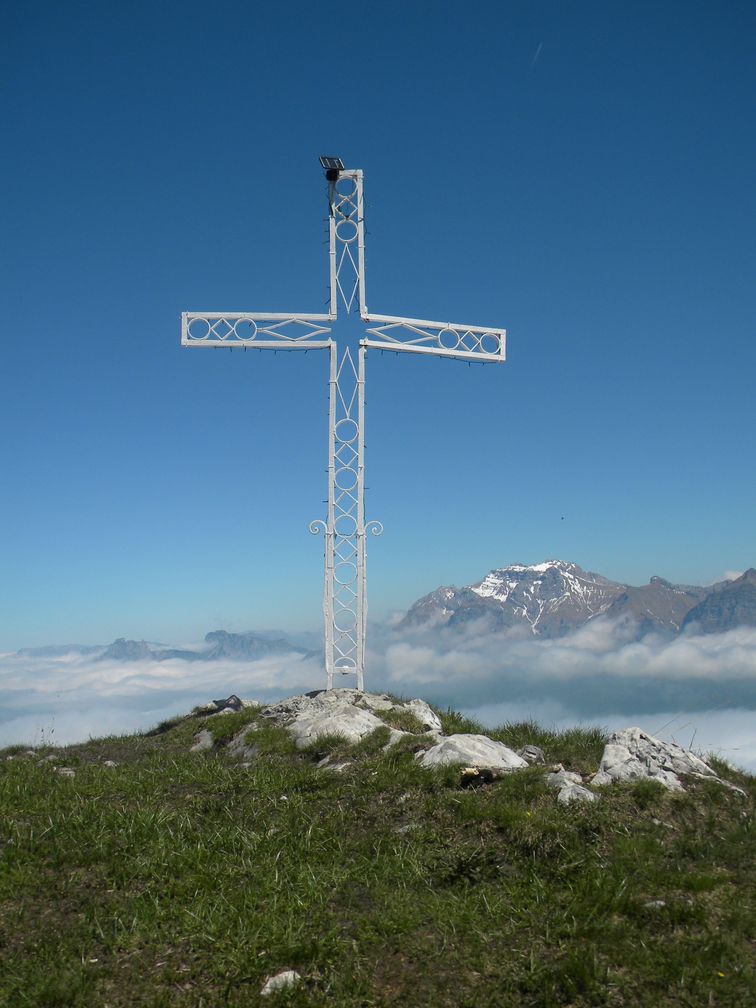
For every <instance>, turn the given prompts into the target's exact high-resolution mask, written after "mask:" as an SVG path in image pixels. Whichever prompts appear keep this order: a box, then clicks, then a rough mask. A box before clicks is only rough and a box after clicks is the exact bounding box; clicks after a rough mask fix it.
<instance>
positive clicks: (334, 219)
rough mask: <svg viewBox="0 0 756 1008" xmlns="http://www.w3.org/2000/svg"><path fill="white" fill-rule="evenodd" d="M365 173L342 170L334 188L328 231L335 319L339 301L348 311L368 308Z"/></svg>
mask: <svg viewBox="0 0 756 1008" xmlns="http://www.w3.org/2000/svg"><path fill="white" fill-rule="evenodd" d="M362 189H363V184H362V172H361V171H360V170H359V169H357V170H352V171H343V172H342V173H341V175H340V177H339V179H338V181H337V182H336V183H335V185H334V187H333V191H332V192H331V202H330V220H329V228H328V237H329V253H330V260H331V301H330V304H331V314H332V315H333V316H334V318H335V317H336V313H337V310H338V299H339V297H340V298H341V301H342V303H343V305H344V307H345V308H346V310H347V314H349V312H351V311H352V308H356V309H357V310H359V313H360V315H361V316H363V317H364V315H365V312H366V311H367V308H366V307H365V219H364V203H363V196H362Z"/></svg>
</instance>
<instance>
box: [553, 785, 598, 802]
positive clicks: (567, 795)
mask: <svg viewBox="0 0 756 1008" xmlns="http://www.w3.org/2000/svg"><path fill="white" fill-rule="evenodd" d="M597 798H598V795H595V794H594V793H593V791H589V790H588V788H587V787H583V785H582V784H574V783H572V782H571V781H567V782H566V783H565V784H563V785H562V787H561V788H560V789H559V794H558V795H557V801H559V802H561V803H562V804H563V805H569V804H570V802H574V801H579V802H593V801H596V800H597Z"/></svg>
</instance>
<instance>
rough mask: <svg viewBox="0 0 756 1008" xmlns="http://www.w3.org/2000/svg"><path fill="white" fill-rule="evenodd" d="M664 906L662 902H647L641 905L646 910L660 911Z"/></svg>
mask: <svg viewBox="0 0 756 1008" xmlns="http://www.w3.org/2000/svg"><path fill="white" fill-rule="evenodd" d="M666 905H667V904H666V903H665V902H664V900H649V901H648V903H644V904H643V906H644V907H645V908H646V909H647V910H661V909H662V907H665V906H666Z"/></svg>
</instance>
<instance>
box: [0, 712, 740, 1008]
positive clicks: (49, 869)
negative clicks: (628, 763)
mask: <svg viewBox="0 0 756 1008" xmlns="http://www.w3.org/2000/svg"><path fill="white" fill-rule="evenodd" d="M258 717H259V710H258V709H255V708H250V709H247V710H244V711H241V712H240V713H238V714H231V715H225V716H223V717H216V718H208V719H207V720H205V721H202V720H199V721H198V720H197V719H191V720H181V721H178V722H177V723H174V724H165V725H163V726H161V729H162V730H160V731H158V732H156V733H152V734H146V735H134V736H129V737H122V738H105V739H98V740H94V741H90V742H88V743H86V744H82V745H75V746H69V747H67V748H61V749H54V750H50V749H38V750H36V751H35V752H34V754H28V753H27V752H26V750H25V747H13V748H11V749H6V750H4V751H3V752H2V753H0V1005H2V1006H9V1008H23V1006H35V1008H69V1006H71V1008H73V1006H77V1008H78V1006H103V1008H105V1006H109V1008H127V1006H128V1008H134V1006H150V1008H158V1006H171V1008H173V1006H176V1008H221V1006H238V1008H242V1006H244V1008H247V1006H252V1005H257V1004H268V1005H308V1006H313V1008H319V1006H325V1005H333V1006H338V1008H341V1006H343V1008H358V1006H360V1008H362V1006H364V1008H367V1006H379V1005H380V1006H383V1005H403V1006H418V1008H419V1006H428V1008H431V1006H432V1008H442V1006H449V1008H464V1006H469V1008H473V1006H475V1008H487V1006H491V1008H493V1006H496V1008H499V1006H501V1008H508V1006H513V1008H524V1006H532V1008H550V1006H571V1008H594V1006H607V1008H612V1006H623V1008H624V1006H627V1008H640V1006H648V1008H661V1006H673V1005H674V1006H691V1008H693V1006H721V1008H724V1006H732V1008H744V1006H746V1005H749V1004H753V1003H754V1000H753V999H754V992H755V991H756V943H754V937H756V927H755V926H754V925H755V921H754V893H756V850H755V849H754V848H755V846H756V845H755V844H754V825H753V808H754V797H755V796H756V779H755V778H753V777H751V776H748V775H744V774H739V773H736V772H735V771H733V770H731V769H730V768H728V767H725V766H724V765H723V764H719V765H718V766H717V765H716V761H714V764H715V766H716V768H717V769H718V770H719V771H720V772H721V773H722V775H723V776H725V777H726V778H728V779H729V780H731V781H733V782H735V783H737V784H739V785H740V786H741V787H743V788H744V789H745V790H746V791H747V792H748V797H746V798H744V797H742V796H740V795H738V794H737V793H734V792H732V791H730V790H728V789H726V788H724V787H722V786H719V785H717V784H714V783H710V782H705V781H696V782H690V783H689V785H688V790H687V791H686V793H685V794H673V793H670V792H668V791H666V790H664V789H663V788H662V787H661V786H659V785H658V784H655V783H653V782H647V781H646V782H640V783H636V784H634V785H616V786H612V787H609V788H604V789H603V790H602V794H601V799H600V800H599V801H597V802H594V803H590V804H588V803H586V804H574V805H570V806H563V805H560V804H558V803H557V801H556V795H555V793H554V791H553V790H551V789H548V788H547V787H546V785H545V783H544V772H543V768H542V767H541V768H539V767H536V766H534V767H530V768H529V769H527V770H523V771H518V772H516V773H513V774H511V775H510V776H508V777H506V778H504V779H502V780H499V781H496V782H494V783H492V784H489V785H486V786H482V787H479V788H476V789H470V788H462V787H461V784H460V773H459V770H458V769H454V768H447V769H445V770H443V771H433V772H431V771H428V770H424V769H421V768H420V767H419V766H417V764H416V762H415V760H414V758H413V754H412V751H411V747H412V746H414V747H415V748H417V745H418V742H417V740H412V739H405V740H402V741H401V742H399V743H398V745H397V746H396V747H395V748H394V749H392V750H390V751H389V752H387V753H384V752H382V751H381V749H382V746H383V745H384V744H385V742H386V740H387V738H388V734H389V728H388V727H386V728H379V729H377V730H376V731H375V732H374V733H373V734H372V735H370V736H367V737H366V738H365V739H364V740H363V741H362V742H361V743H359V744H358V745H357V746H353V747H347V746H345V745H344V743H343V741H341V740H339V739H338V738H331V739H325V740H321V741H320V742H319V743H317V745H316V746H314V747H313V748H310V749H309V750H307V751H304V752H296V751H295V750H294V748H293V746H292V744H291V742H290V740H289V737H288V735H287V733H286V732H285V730H283V729H281V728H275V727H272V726H270V725H265V726H264V727H262V728H260V729H258V730H256V731H255V733H254V741H255V744H256V746H257V748H258V755H257V758H256V759H255V760H254V761H253V762H252V763H251V764H250V765H249V766H247V767H244V766H241V765H240V764H239V763H235V762H233V761H232V760H231V759H229V756H228V754H227V753H226V752H225V751H224V745H225V743H226V742H227V741H228V740H229V739H230V738H231V737H232V736H233V735H235V734H236V733H238V732H239V730H240V729H241V728H243V727H244V725H245V724H247V723H251V722H253V721H255V720H256V719H257V718H258ZM389 720H390V718H389ZM442 721H443V722H444V730H445V732H447V733H450V732H454V731H458V732H459V731H462V732H465V731H478V730H480V729H479V726H478V725H475V724H473V723H471V722H468V721H464V720H463V719H461V718H460V717H459V716H458V715H456V714H454V713H452V712H447V714H445V715H442ZM396 726H397V727H401V728H405V727H411V726H409V725H405V724H398V725H396ZM203 727H206V728H208V729H209V730H210V731H211V732H212V733H213V735H214V741H215V747H214V748H213V749H210V750H208V751H206V752H197V753H190V752H188V749H189V746H190V745H191V740H192V738H193V736H194V734H195V733H196V732H197V731H198V730H199V729H200V728H203ZM488 734H489V735H490V736H491V737H492V738H495V739H498V740H500V741H502V742H505V743H506V744H507V745H510V746H512V747H514V748H517V747H519V746H522V745H524V744H526V743H535V744H537V745H540V746H541V747H542V748H543V749H544V751H545V753H546V758H547V761H548V762H561V763H563V764H564V765H565V767H567V768H568V769H575V770H578V771H582V772H584V773H585V772H589V771H593V770H595V769H596V768H597V766H598V762H599V759H600V756H601V752H602V748H603V742H604V739H603V737H602V736H601V734H600V732H597V731H590V730H586V731H583V730H578V729H576V730H573V731H569V732H565V733H561V734H556V733H550V732H547V731H542V730H540V729H538V728H537V727H536V726H534V725H530V724H523V725H509V726H504V727H502V728H500V729H498V730H496V731H493V732H488ZM341 750H343V752H344V754H345V758H347V759H349V760H351V761H352V762H351V765H350V766H349V767H347V768H346V769H345V770H343V771H341V772H337V771H334V770H327V769H326V770H324V769H319V768H318V767H317V766H316V763H317V761H318V760H320V759H322V758H323V757H324V756H325V755H327V754H328V753H329V752H336V753H339V752H340V751H341ZM347 751H348V756H346V753H347ZM9 756H13V759H5V758H4V757H9ZM106 760H113V761H115V762H116V763H117V765H116V766H106V765H105V761H106ZM56 767H58V768H61V767H69V768H72V769H73V770H74V776H70V775H68V776H66V775H64V774H61V773H59V772H56ZM660 901H662V902H660ZM653 904H656V905H653ZM284 969H295V970H297V971H298V972H299V973H300V974H301V977H302V980H301V983H300V985H299V986H298V987H296V988H292V989H289V990H286V991H281V992H278V993H275V994H273V995H271V996H270V997H261V996H260V990H261V987H262V985H263V983H264V981H265V980H266V978H267V977H269V976H271V975H273V974H276V973H278V972H280V971H281V970H284Z"/></svg>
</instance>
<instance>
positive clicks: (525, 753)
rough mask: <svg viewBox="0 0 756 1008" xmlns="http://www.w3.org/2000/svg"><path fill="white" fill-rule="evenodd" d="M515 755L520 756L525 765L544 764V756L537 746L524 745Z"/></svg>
mask: <svg viewBox="0 0 756 1008" xmlns="http://www.w3.org/2000/svg"><path fill="white" fill-rule="evenodd" d="M517 755H518V756H522V758H523V759H524V760H525V761H526V763H545V762H546V756H545V754H544V751H543V749H541V747H540V746H537V745H526V746H523V747H522V749H518V750H517Z"/></svg>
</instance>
